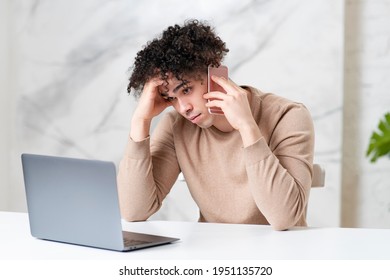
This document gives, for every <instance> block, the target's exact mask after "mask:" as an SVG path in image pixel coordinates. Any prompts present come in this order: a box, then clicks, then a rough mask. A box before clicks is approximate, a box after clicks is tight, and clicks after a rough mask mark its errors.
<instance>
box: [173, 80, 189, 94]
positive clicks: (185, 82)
mask: <svg viewBox="0 0 390 280" xmlns="http://www.w3.org/2000/svg"><path fill="white" fill-rule="evenodd" d="M187 84H188V81H183V82H181V84H179V85H178V86H177V87H175V88H174V89H173V93H176V92H177V91H178V90H179V89H180V88H182V87H184V86H186V85H187Z"/></svg>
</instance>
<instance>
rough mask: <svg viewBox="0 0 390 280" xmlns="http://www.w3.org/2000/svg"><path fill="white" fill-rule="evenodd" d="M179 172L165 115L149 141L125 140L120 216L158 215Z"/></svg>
mask: <svg viewBox="0 0 390 280" xmlns="http://www.w3.org/2000/svg"><path fill="white" fill-rule="evenodd" d="M179 172H180V170H179V165H178V163H177V159H176V154H175V149H174V145H173V135H172V130H171V122H170V118H169V117H167V116H166V115H165V116H164V117H163V118H162V120H161V121H160V122H159V123H158V125H157V127H156V128H155V130H154V132H153V137H152V138H149V137H148V138H146V139H144V140H143V141H140V142H134V141H133V140H132V139H131V138H130V137H129V139H128V143H127V146H126V149H125V153H124V155H123V158H122V160H121V162H120V164H119V170H118V177H117V181H118V193H119V203H120V209H121V214H122V217H123V218H124V219H125V220H127V221H143V220H146V219H148V218H149V217H150V216H151V215H152V214H154V213H155V212H157V211H158V210H159V209H160V208H161V205H162V201H163V200H164V198H165V197H166V196H167V195H168V193H169V191H170V190H171V188H172V186H173V184H174V183H175V181H176V179H177V176H178V174H179Z"/></svg>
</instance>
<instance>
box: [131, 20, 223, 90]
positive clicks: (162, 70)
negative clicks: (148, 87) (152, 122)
mask: <svg viewBox="0 0 390 280" xmlns="http://www.w3.org/2000/svg"><path fill="white" fill-rule="evenodd" d="M228 51H229V49H227V48H226V44H225V42H223V41H222V40H221V38H219V37H218V36H217V35H216V34H215V33H214V29H213V28H212V27H211V26H209V25H207V24H205V23H202V22H200V21H198V20H190V21H186V22H185V23H184V25H183V26H179V25H177V24H176V25H174V26H170V27H168V28H167V29H166V30H165V31H163V33H162V35H161V37H158V38H156V39H154V40H153V41H151V42H148V43H147V45H146V46H145V47H144V49H142V50H141V51H139V52H138V53H137V56H136V57H135V62H134V65H133V67H132V74H131V76H130V78H129V81H130V83H129V85H128V86H127V91H128V93H130V92H131V89H134V90H135V92H134V95H135V96H136V97H139V96H140V94H141V91H142V89H143V87H144V84H145V83H146V82H147V81H148V80H150V79H151V78H154V77H157V76H160V77H161V79H162V80H164V81H167V79H168V74H169V73H171V74H172V75H173V76H174V77H175V78H176V79H178V80H180V81H182V82H184V83H186V80H185V78H186V77H187V78H188V77H197V75H200V74H203V73H207V66H209V65H211V66H214V67H218V66H219V65H220V64H221V62H222V60H223V57H224V56H225V55H226V53H227V52H228Z"/></svg>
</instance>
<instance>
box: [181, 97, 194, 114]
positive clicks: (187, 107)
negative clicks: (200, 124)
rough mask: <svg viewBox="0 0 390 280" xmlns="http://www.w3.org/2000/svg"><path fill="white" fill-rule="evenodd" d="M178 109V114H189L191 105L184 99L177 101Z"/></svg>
mask: <svg viewBox="0 0 390 280" xmlns="http://www.w3.org/2000/svg"><path fill="white" fill-rule="evenodd" d="M178 101H179V106H180V107H179V109H180V113H182V114H188V113H189V112H191V110H192V105H191V103H190V102H188V100H186V99H179V100H178Z"/></svg>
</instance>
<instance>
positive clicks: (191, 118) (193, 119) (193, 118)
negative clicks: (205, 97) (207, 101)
mask: <svg viewBox="0 0 390 280" xmlns="http://www.w3.org/2000/svg"><path fill="white" fill-rule="evenodd" d="M199 116H200V114H198V115H196V116H193V117H190V118H188V119H189V120H190V121H191V122H194V121H195V120H196V119H197V118H198V117H199Z"/></svg>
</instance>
